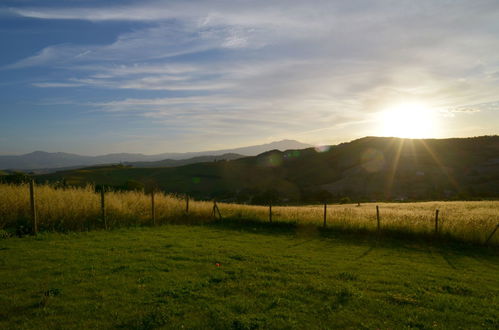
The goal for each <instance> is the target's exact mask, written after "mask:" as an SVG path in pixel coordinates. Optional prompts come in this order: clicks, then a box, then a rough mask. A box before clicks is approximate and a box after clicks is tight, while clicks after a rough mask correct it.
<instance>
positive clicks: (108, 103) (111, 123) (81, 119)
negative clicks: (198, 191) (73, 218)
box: [0, 0, 499, 155]
mask: <svg viewBox="0 0 499 330" xmlns="http://www.w3.org/2000/svg"><path fill="white" fill-rule="evenodd" d="M498 36H499V3H498V2H497V1H491V0H490V1H489V0H482V1H470V0H469V1H467V0H456V1H447V2H438V3H437V2H435V1H429V0H425V1H418V2H416V3H415V2H413V1H397V2H392V1H377V2H375V3H374V2H369V1H352V2H344V1H321V0H314V1H307V2H302V1H273V2H268V1H251V2H245V1H216V2H211V1H210V2H207V1H198V0H194V1H189V2H186V1H169V2H162V1H133V0H127V1H106V2H105V3H103V2H102V1H95V0H90V1H71V2H67V1H53V0H49V1H44V2H43V3H41V2H39V1H33V0H27V1H22V2H19V1H11V0H7V1H3V2H2V3H1V4H0V41H1V42H2V52H1V53H0V86H1V88H0V99H1V100H2V101H1V103H0V116H1V117H0V118H1V120H0V154H1V155H14V154H25V153H29V152H32V151H35V150H43V151H47V152H68V153H75V154H80V155H102V154H108V153H122V152H127V153H142V154H148V155H150V154H158V153H166V152H168V153H170V152H172V153H173V152H196V151H205V150H221V149H232V148H238V147H242V146H251V145H259V144H264V143H269V142H272V141H279V140H283V139H291V140H297V141H300V142H303V143H309V144H312V145H327V144H337V143H341V142H347V141H351V140H354V139H357V138H361V137H364V136H397V137H414V138H419V137H421V138H452V137H471V136H481V135H494V134H498V133H499V131H498V126H497V123H498V122H499V112H498V111H499V96H498V95H499V93H498V91H499V60H498V58H497V56H496V54H498V53H499V38H498Z"/></svg>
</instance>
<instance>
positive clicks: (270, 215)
mask: <svg viewBox="0 0 499 330" xmlns="http://www.w3.org/2000/svg"><path fill="white" fill-rule="evenodd" d="M269 222H270V223H272V202H269Z"/></svg>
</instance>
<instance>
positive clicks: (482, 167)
mask: <svg viewBox="0 0 499 330" xmlns="http://www.w3.org/2000/svg"><path fill="white" fill-rule="evenodd" d="M61 179H65V180H66V182H67V183H68V184H85V183H88V182H94V183H98V184H106V185H111V186H115V187H120V186H123V185H124V184H125V183H126V181H127V180H135V181H138V182H141V183H143V184H145V185H150V184H155V185H157V186H159V187H160V188H161V189H162V190H164V191H168V192H176V193H188V194H190V195H192V196H194V197H197V198H206V199H208V198H213V197H217V198H219V199H225V200H237V201H240V202H251V201H253V202H255V201H258V202H263V200H262V199H265V198H267V197H268V196H276V197H278V198H279V199H280V200H282V201H318V200H323V199H333V200H334V199H340V198H342V197H349V198H351V199H355V200H381V199H384V200H406V199H411V200H424V199H441V198H442V199H451V198H461V199H463V198H471V197H486V198H497V197H499V136H483V137H475V138H454V139H424V140H419V139H400V138H385V137H365V138H362V139H358V140H355V141H352V142H349V143H342V144H340V145H336V146H331V147H330V148H329V150H326V151H322V152H319V151H317V150H315V149H314V148H308V149H302V150H286V151H284V152H282V151H278V150H272V151H268V152H265V153H262V154H260V155H258V156H255V157H245V158H241V159H237V160H233V161H226V162H209V163H197V164H191V165H187V166H180V167H174V168H133V167H122V168H116V167H102V168H96V169H92V170H89V169H84V170H75V171H66V172H58V173H54V174H51V175H45V176H40V177H39V180H42V181H44V180H49V181H57V180H61ZM265 196H267V197H265Z"/></svg>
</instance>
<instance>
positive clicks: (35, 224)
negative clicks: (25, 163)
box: [29, 180, 38, 235]
mask: <svg viewBox="0 0 499 330" xmlns="http://www.w3.org/2000/svg"><path fill="white" fill-rule="evenodd" d="M29 204H30V206H31V221H32V222H33V233H34V234H35V235H36V234H37V233H38V219H37V217H36V204H35V181H34V180H30V182H29Z"/></svg>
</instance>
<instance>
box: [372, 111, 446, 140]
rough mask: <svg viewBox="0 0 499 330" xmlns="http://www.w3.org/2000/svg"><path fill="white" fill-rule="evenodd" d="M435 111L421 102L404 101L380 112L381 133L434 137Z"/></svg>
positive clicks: (403, 136) (409, 136)
mask: <svg viewBox="0 0 499 330" xmlns="http://www.w3.org/2000/svg"><path fill="white" fill-rule="evenodd" d="M435 121H436V117H435V111H434V110H432V109H431V108H429V107H427V106H425V105H424V104H421V103H405V104H399V105H397V106H394V107H391V108H388V109H386V110H385V111H383V112H382V113H381V118H380V122H381V125H382V127H381V133H382V135H384V136H394V137H402V138H415V139H419V138H428V137H434V136H435V133H436V128H435Z"/></svg>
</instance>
